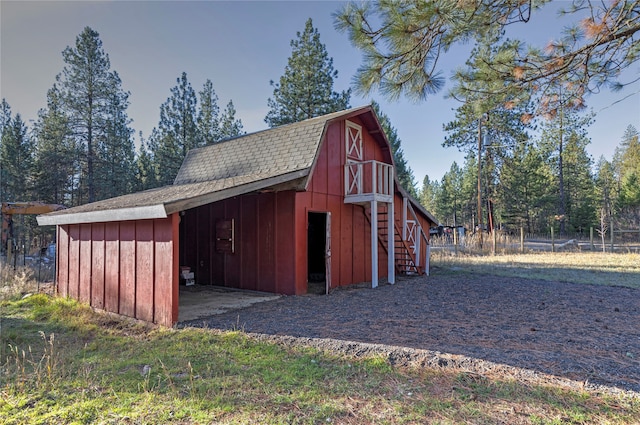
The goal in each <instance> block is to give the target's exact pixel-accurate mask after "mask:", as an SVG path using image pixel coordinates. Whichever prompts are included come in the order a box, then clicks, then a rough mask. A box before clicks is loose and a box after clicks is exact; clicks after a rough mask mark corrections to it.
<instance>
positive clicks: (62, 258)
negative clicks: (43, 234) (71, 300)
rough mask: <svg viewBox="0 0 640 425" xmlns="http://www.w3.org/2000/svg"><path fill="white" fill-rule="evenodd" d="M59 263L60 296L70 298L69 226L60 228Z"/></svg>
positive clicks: (57, 247) (57, 254)
mask: <svg viewBox="0 0 640 425" xmlns="http://www.w3.org/2000/svg"><path fill="white" fill-rule="evenodd" d="M56 250H57V253H56V256H57V263H58V294H59V295H60V296H61V297H68V296H69V226H68V225H66V226H58V243H57V245H56Z"/></svg>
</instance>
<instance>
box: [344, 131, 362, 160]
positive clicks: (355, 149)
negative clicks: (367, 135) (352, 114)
mask: <svg viewBox="0 0 640 425" xmlns="http://www.w3.org/2000/svg"><path fill="white" fill-rule="evenodd" d="M345 124H346V126H345V127H346V135H345V142H346V147H347V160H352V161H362V127H361V126H359V125H358V124H355V123H353V122H351V121H345Z"/></svg>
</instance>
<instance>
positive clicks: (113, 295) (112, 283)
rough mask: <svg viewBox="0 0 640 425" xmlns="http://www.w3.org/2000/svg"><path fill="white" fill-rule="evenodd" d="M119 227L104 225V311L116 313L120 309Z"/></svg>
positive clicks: (114, 224)
mask: <svg viewBox="0 0 640 425" xmlns="http://www.w3.org/2000/svg"><path fill="white" fill-rule="evenodd" d="M119 238H120V225H119V223H118V222H111V223H106V224H105V229H104V239H105V249H104V309H105V310H107V311H111V312H113V313H118V311H119V307H120V303H119V300H120V241H119Z"/></svg>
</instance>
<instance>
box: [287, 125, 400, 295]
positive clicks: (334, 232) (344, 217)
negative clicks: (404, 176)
mask: <svg viewBox="0 0 640 425" xmlns="http://www.w3.org/2000/svg"><path fill="white" fill-rule="evenodd" d="M351 121H352V122H354V123H356V124H359V125H362V123H361V122H359V120H358V119H357V118H355V119H352V120H351ZM345 131H346V130H345V122H344V121H339V122H335V123H332V124H331V125H330V126H329V128H328V129H327V131H326V133H325V139H324V140H323V143H322V145H321V147H320V152H319V154H318V158H317V160H316V165H315V167H314V169H313V174H312V176H311V179H310V182H309V184H308V186H307V191H306V192H298V193H297V194H296V205H295V210H296V252H297V256H296V293H302V292H303V289H306V281H307V257H306V253H307V231H306V229H307V227H306V226H307V220H308V219H307V216H308V213H309V212H330V213H331V252H332V256H331V286H332V287H338V286H344V285H350V284H354V283H360V282H369V281H371V225H370V224H369V222H368V221H367V220H366V218H365V214H364V208H363V207H362V206H360V205H355V204H345V203H344V164H345V163H346V155H347V154H346V146H345ZM362 133H363V141H362V148H363V160H364V161H368V160H376V161H380V162H386V163H390V162H391V159H390V157H389V156H388V155H385V153H384V152H383V151H382V149H381V148H380V145H379V144H378V143H377V142H376V141H375V140H374V139H373V138H372V137H371V135H369V133H368V132H367V131H366V129H365V128H364V126H363V131H362ZM376 249H378V247H376ZM378 254H379V255H378V275H379V276H380V277H385V276H387V256H386V253H385V252H384V251H383V250H379V252H378Z"/></svg>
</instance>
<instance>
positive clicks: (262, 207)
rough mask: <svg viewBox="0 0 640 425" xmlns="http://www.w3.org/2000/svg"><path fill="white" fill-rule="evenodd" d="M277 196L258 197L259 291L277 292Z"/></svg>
mask: <svg viewBox="0 0 640 425" xmlns="http://www.w3.org/2000/svg"><path fill="white" fill-rule="evenodd" d="M274 201H275V196H274V195H273V193H265V194H262V195H260V196H258V208H257V211H258V217H257V223H258V237H257V239H256V243H257V244H258V262H257V268H258V287H257V288H256V290H258V291H266V292H275V290H276V285H275V255H274V253H275V224H276V223H275V202H274Z"/></svg>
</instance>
